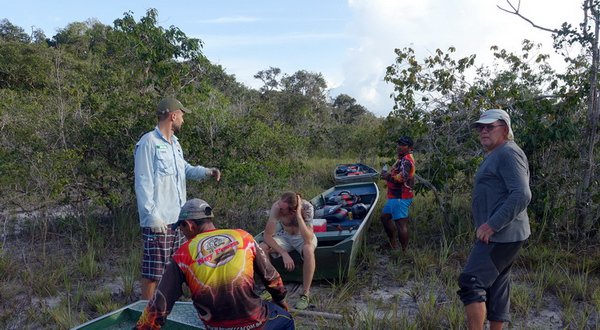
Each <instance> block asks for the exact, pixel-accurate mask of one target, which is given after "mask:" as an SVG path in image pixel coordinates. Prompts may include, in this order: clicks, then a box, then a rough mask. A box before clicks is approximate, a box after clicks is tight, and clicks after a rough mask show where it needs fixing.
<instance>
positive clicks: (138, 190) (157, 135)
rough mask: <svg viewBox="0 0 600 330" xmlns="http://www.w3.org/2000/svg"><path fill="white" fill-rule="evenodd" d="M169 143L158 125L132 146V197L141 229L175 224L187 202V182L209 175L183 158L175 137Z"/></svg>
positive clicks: (203, 168)
mask: <svg viewBox="0 0 600 330" xmlns="http://www.w3.org/2000/svg"><path fill="white" fill-rule="evenodd" d="M171 141H172V143H169V142H168V141H167V139H166V138H165V137H164V136H163V134H162V133H161V131H160V130H159V129H158V126H156V127H155V128H154V130H153V131H151V132H148V133H146V134H144V136H142V138H141V139H140V140H139V141H138V143H137V144H136V145H135V151H134V159H135V169H134V174H135V195H136V198H137V206H138V213H139V219H140V226H141V227H154V226H157V225H160V224H161V223H165V224H167V225H168V224H172V223H175V222H177V218H178V217H179V211H180V209H181V207H182V206H183V204H184V203H185V201H186V185H185V181H186V180H202V179H204V178H205V177H207V176H208V175H210V174H211V170H210V169H208V168H206V167H203V166H192V165H190V164H189V163H188V162H186V161H185V159H184V158H183V151H182V149H181V145H180V144H179V141H178V139H177V137H176V136H174V135H173V136H172V137H171Z"/></svg>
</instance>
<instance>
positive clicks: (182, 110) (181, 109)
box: [180, 108, 192, 113]
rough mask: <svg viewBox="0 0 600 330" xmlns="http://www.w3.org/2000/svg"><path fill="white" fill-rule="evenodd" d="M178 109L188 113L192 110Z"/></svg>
mask: <svg viewBox="0 0 600 330" xmlns="http://www.w3.org/2000/svg"><path fill="white" fill-rule="evenodd" d="M180 110H181V111H183V112H185V113H190V112H192V110H190V109H187V108H181V109H180Z"/></svg>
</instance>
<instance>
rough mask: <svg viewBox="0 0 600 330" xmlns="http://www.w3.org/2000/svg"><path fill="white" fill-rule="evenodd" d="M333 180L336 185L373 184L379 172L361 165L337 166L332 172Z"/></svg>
mask: <svg viewBox="0 0 600 330" xmlns="http://www.w3.org/2000/svg"><path fill="white" fill-rule="evenodd" d="M333 178H334V180H335V183H336V184H344V183H353V182H375V181H377V179H378V178H379V172H377V170H375V169H374V168H372V167H370V166H368V165H365V164H361V163H354V164H338V165H337V166H336V167H335V170H334V171H333Z"/></svg>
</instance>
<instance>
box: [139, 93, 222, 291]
mask: <svg viewBox="0 0 600 330" xmlns="http://www.w3.org/2000/svg"><path fill="white" fill-rule="evenodd" d="M189 112H190V110H188V109H186V108H185V107H184V106H183V105H182V104H181V102H179V101H178V100H177V99H174V98H170V97H167V98H164V99H162V100H161V101H160V102H159V103H158V107H157V109H156V115H157V117H158V125H157V126H156V127H155V128H154V130H153V131H150V132H148V133H146V134H144V136H142V138H141V139H140V140H139V141H138V143H137V144H136V145H135V151H134V157H135V169H134V173H135V195H136V198H137V206H138V213H139V219H140V226H141V227H142V236H143V240H144V255H143V260H142V299H151V298H152V296H153V295H154V290H155V289H156V285H157V283H158V281H159V280H160V278H161V276H162V273H163V269H164V266H165V264H166V262H167V261H168V260H169V258H170V257H171V255H172V254H173V252H175V251H177V249H178V248H179V246H180V245H181V244H182V242H183V241H184V239H185V237H184V236H183V235H182V234H181V233H180V231H179V229H176V230H173V229H171V224H173V223H175V222H177V219H178V216H179V211H180V209H181V207H182V206H183V204H185V202H186V185H185V181H186V180H202V179H204V178H206V177H208V176H212V177H214V178H215V179H216V180H217V181H219V180H220V179H221V172H220V171H219V169H217V168H206V167H203V166H192V165H190V164H189V163H188V162H186V161H185V159H184V158H183V151H182V150H181V145H180V144H179V141H178V139H177V137H176V136H175V134H176V133H179V131H180V129H181V125H182V124H183V115H184V114H185V113H189Z"/></svg>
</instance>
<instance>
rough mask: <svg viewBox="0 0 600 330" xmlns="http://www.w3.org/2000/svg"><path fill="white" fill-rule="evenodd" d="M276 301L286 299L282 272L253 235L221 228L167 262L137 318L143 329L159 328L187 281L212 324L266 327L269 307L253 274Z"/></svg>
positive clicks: (198, 307) (207, 322)
mask: <svg viewBox="0 0 600 330" xmlns="http://www.w3.org/2000/svg"><path fill="white" fill-rule="evenodd" d="M255 271H256V274H257V275H258V276H259V277H260V278H261V280H262V281H263V283H264V284H265V286H266V288H267V290H268V291H269V292H270V293H271V295H272V296H273V300H274V301H281V300H283V299H284V298H285V295H286V289H285V287H284V286H283V282H282V280H281V276H280V275H279V273H278V272H277V271H276V270H275V268H274V267H273V266H272V265H271V263H270V262H269V259H268V257H267V255H266V254H265V253H264V252H263V250H262V249H261V248H260V247H259V246H258V243H256V241H254V238H253V237H252V235H250V234H249V233H247V232H246V231H244V230H241V229H216V230H212V231H207V232H203V233H201V234H198V235H197V236H196V237H194V238H193V239H192V240H190V241H188V242H186V243H185V244H184V245H183V246H181V248H179V250H177V252H176V253H175V254H174V255H173V257H172V258H171V260H170V261H169V263H167V265H166V266H165V272H164V274H163V276H162V279H161V280H160V282H159V284H158V288H157V292H156V294H155V296H154V298H153V299H152V300H150V301H149V302H148V306H146V309H145V310H144V312H143V314H142V316H141V317H140V319H139V320H138V323H137V328H138V329H159V328H160V326H161V325H163V324H164V323H165V322H166V318H167V315H168V314H169V313H170V311H171V309H172V307H173V305H174V304H175V301H176V300H177V299H179V297H180V296H181V295H182V293H183V292H182V288H181V286H182V284H183V283H184V282H185V283H186V284H187V285H188V287H189V288H190V291H191V295H192V300H193V303H194V307H195V308H196V310H197V311H198V315H199V316H200V318H201V319H202V321H203V322H204V324H205V325H206V326H207V327H208V328H209V329H210V328H224V329H261V328H262V327H263V326H264V324H265V322H266V320H267V307H266V305H265V304H264V302H263V301H262V300H261V299H260V297H258V296H257V295H256V293H255V292H254V273H255Z"/></svg>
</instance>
